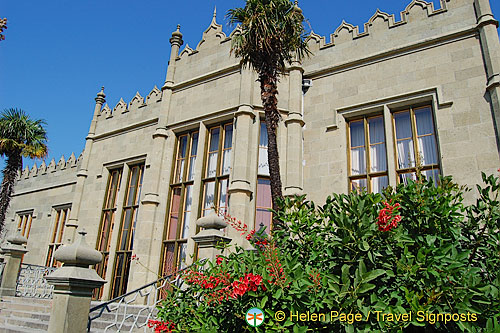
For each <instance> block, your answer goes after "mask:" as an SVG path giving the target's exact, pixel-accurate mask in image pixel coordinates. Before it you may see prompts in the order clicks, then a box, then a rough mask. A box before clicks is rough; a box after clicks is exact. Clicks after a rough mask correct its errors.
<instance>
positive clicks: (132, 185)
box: [126, 167, 139, 206]
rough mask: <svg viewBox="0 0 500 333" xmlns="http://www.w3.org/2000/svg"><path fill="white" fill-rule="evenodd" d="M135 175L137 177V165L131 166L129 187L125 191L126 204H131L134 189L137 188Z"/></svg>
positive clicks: (132, 202)
mask: <svg viewBox="0 0 500 333" xmlns="http://www.w3.org/2000/svg"><path fill="white" fill-rule="evenodd" d="M137 177H139V167H133V168H132V170H131V176H130V182H129V189H128V191H127V192H128V193H127V201H126V205H127V206H132V205H133V204H134V202H135V191H136V190H137V187H136V182H137Z"/></svg>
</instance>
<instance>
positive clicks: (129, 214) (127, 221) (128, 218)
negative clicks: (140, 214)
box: [120, 208, 134, 250]
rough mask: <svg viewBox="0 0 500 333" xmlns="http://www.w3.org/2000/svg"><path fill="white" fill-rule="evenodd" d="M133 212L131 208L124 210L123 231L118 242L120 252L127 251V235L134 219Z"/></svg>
mask: <svg viewBox="0 0 500 333" xmlns="http://www.w3.org/2000/svg"><path fill="white" fill-rule="evenodd" d="M133 213H134V212H133V210H132V209H131V208H127V209H126V210H125V215H124V219H123V227H122V228H123V229H122V235H121V240H120V250H128V235H129V233H130V228H131V226H132V220H133V217H134V214H133Z"/></svg>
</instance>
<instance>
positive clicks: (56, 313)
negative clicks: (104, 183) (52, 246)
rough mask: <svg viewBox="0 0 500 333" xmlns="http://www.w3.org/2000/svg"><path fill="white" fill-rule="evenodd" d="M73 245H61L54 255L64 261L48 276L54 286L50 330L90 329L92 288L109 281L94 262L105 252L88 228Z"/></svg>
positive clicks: (65, 332) (52, 332)
mask: <svg viewBox="0 0 500 333" xmlns="http://www.w3.org/2000/svg"><path fill="white" fill-rule="evenodd" d="M79 234H80V235H81V236H80V238H79V239H78V240H77V241H76V242H74V243H73V244H71V245H64V246H62V247H60V248H59V249H58V250H57V251H56V252H55V253H54V258H55V259H56V260H58V261H60V262H62V263H63V264H64V265H63V266H62V267H61V268H58V269H57V270H56V271H55V272H53V273H52V274H50V275H48V276H47V277H46V278H45V279H46V280H47V282H48V283H49V284H51V285H53V286H54V297H53V298H52V307H51V309H52V310H51V313H50V321H49V329H48V332H50V333H70V332H72V333H73V332H81V333H83V332H87V322H88V318H89V310H90V300H91V298H92V290H94V289H95V288H98V287H100V286H102V285H103V284H104V283H106V281H104V280H103V279H101V277H100V276H99V275H97V273H96V271H95V270H94V269H91V268H89V266H90V265H95V264H97V263H100V262H101V260H102V254H101V253H100V252H99V251H96V250H94V249H93V248H91V247H90V246H89V245H88V244H87V242H86V241H85V235H86V232H85V231H81V232H79Z"/></svg>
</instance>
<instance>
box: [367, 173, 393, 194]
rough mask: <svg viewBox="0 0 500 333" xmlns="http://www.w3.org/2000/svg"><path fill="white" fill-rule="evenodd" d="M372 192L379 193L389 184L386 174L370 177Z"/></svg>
mask: <svg viewBox="0 0 500 333" xmlns="http://www.w3.org/2000/svg"><path fill="white" fill-rule="evenodd" d="M371 182H372V184H371V185H372V193H381V192H382V190H383V189H384V188H386V187H387V186H388V185H389V181H388V179H387V176H381V177H374V178H372V179H371Z"/></svg>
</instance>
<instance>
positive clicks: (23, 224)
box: [17, 212, 33, 238]
mask: <svg viewBox="0 0 500 333" xmlns="http://www.w3.org/2000/svg"><path fill="white" fill-rule="evenodd" d="M32 222H33V212H29V213H23V214H19V215H18V223H17V228H18V229H21V235H23V236H24V237H26V238H28V237H29V236H30V231H31V223H32Z"/></svg>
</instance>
